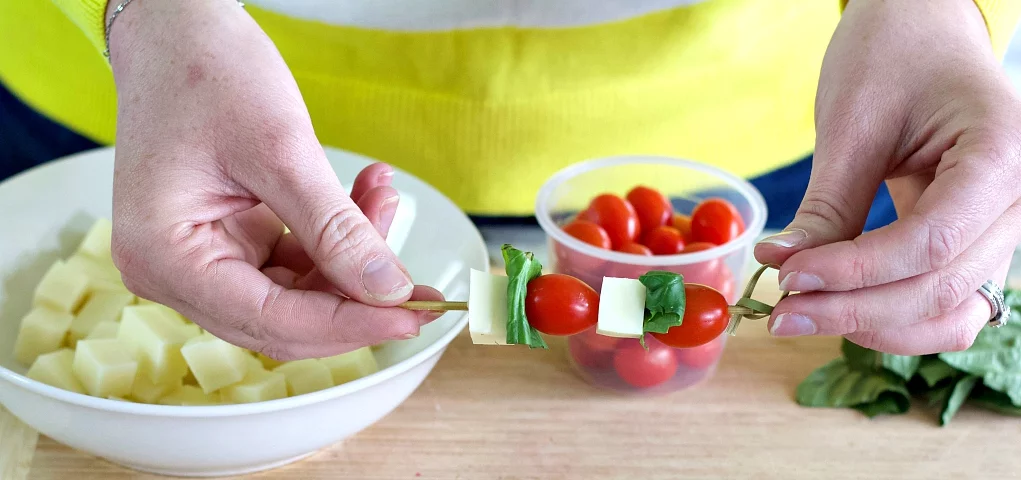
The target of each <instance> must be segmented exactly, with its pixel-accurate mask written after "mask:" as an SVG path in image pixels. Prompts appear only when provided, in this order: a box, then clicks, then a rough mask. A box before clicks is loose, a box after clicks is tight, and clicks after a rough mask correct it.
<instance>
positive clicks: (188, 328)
mask: <svg viewBox="0 0 1021 480" xmlns="http://www.w3.org/2000/svg"><path fill="white" fill-rule="evenodd" d="M180 328H181V331H182V332H184V337H185V339H186V340H187V339H192V338H195V337H197V336H199V335H202V328H201V327H199V326H198V325H195V324H194V323H187V324H184V325H181V327H180Z"/></svg>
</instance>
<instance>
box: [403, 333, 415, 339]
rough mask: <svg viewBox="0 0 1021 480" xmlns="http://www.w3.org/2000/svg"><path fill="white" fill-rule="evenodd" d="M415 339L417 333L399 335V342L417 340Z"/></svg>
mask: <svg viewBox="0 0 1021 480" xmlns="http://www.w3.org/2000/svg"><path fill="white" fill-rule="evenodd" d="M417 337H418V334H417V333H405V334H403V335H401V340H411V339H412V338H417Z"/></svg>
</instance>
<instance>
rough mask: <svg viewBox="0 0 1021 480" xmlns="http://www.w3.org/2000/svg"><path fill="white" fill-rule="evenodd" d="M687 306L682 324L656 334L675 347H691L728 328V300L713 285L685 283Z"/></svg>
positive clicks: (705, 341)
mask: <svg viewBox="0 0 1021 480" xmlns="http://www.w3.org/2000/svg"><path fill="white" fill-rule="evenodd" d="M684 295H685V307H684V318H683V319H682V320H681V324H680V325H679V326H676V327H672V328H670V330H667V332H666V333H653V334H652V336H654V337H656V339H658V340H659V341H661V342H663V343H665V344H667V345H669V346H671V347H676V348H691V347H697V346H699V345H704V344H706V343H709V342H710V341H712V340H713V339H714V338H716V337H719V336H720V334H721V333H723V331H724V330H726V329H727V323H728V322H729V321H730V315H728V314H727V306H728V305H727V299H726V298H724V297H723V295H722V294H720V292H717V291H716V290H714V289H713V288H712V287H707V286H705V285H699V284H696V283H685V285H684Z"/></svg>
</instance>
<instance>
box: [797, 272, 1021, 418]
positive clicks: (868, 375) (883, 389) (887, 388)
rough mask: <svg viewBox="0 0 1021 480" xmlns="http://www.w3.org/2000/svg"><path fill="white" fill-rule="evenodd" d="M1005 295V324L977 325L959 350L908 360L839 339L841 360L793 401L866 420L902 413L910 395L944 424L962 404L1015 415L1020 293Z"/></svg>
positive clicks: (1019, 384) (1019, 398)
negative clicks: (968, 343)
mask: <svg viewBox="0 0 1021 480" xmlns="http://www.w3.org/2000/svg"><path fill="white" fill-rule="evenodd" d="M1005 295H1006V299H1007V304H1008V305H1010V307H1011V309H1012V313H1011V318H1010V321H1008V322H1007V324H1006V325H1004V326H1002V327H1000V328H983V329H982V331H981V332H980V333H979V335H978V338H976V339H975V343H974V344H973V345H972V346H971V347H970V348H968V349H967V350H964V351H960V352H947V353H940V354H936V355H924V356H914V357H910V356H901V355H889V354H886V353H879V352H876V351H874V350H869V349H867V348H862V347H860V346H858V345H855V344H854V343H851V342H849V341H847V340H844V341H843V344H842V346H841V353H842V356H841V357H840V358H837V359H836V360H833V361H832V362H830V363H828V364H826V365H825V366H823V367H820V368H819V369H817V370H816V371H814V372H812V374H811V375H809V376H808V378H806V379H805V380H804V381H803V382H802V383H801V385H799V386H798V390H797V401H798V403H799V404H801V405H803V406H806V407H846V408H853V409H855V410H858V411H860V412H862V413H863V414H865V415H867V416H869V417H870V418H871V417H875V416H877V415H883V414H902V413H905V412H907V411H908V409H909V408H910V406H911V399H912V397H914V398H917V399H921V400H923V401H926V402H928V404H929V406H930V407H931V408H938V409H939V411H940V416H939V424H940V425H946V424H947V423H949V422H950V419H952V418H953V417H954V414H956V413H957V411H958V410H959V409H960V408H961V406H962V405H964V404H965V403H969V404H972V405H975V406H978V407H982V408H986V409H989V410H993V411H995V412H998V413H1001V414H1004V415H1014V416H1021V290H1007V291H1006V292H1005Z"/></svg>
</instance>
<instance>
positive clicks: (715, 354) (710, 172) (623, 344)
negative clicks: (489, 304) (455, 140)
mask: <svg viewBox="0 0 1021 480" xmlns="http://www.w3.org/2000/svg"><path fill="white" fill-rule="evenodd" d="M638 185H645V186H648V187H652V188H655V189H657V190H659V191H660V192H663V194H665V195H666V196H667V197H669V198H670V201H671V203H672V204H673V207H674V211H675V212H677V213H683V214H686V215H690V214H691V211H692V209H694V207H695V206H696V205H697V204H698V203H699V202H700V201H702V200H704V199H707V198H714V197H715V198H723V199H725V200H728V201H729V202H730V203H732V204H733V205H734V206H735V207H736V208H737V210H738V212H739V213H740V215H741V217H742V218H743V220H744V224H745V231H744V233H742V234H741V235H740V236H739V237H738V238H736V239H735V240H733V241H731V242H728V243H726V244H724V245H720V246H717V247H715V248H711V249H708V250H703V251H699V252H693V253H686V254H679V255H657V256H640V255H634V254H628V253H621V252H614V251H610V250H604V249H600V248H597V247H594V246H592V245H589V244H586V243H584V242H582V241H580V240H578V239H576V238H574V237H571V236H570V235H568V234H567V233H565V232H564V231H563V230H562V229H561V226H562V225H565V224H566V223H567V222H569V221H570V220H572V219H573V218H574V217H575V216H576V215H577V214H578V212H580V211H581V210H583V209H585V208H586V206H587V205H588V203H589V201H591V200H592V198H594V197H595V196H597V195H599V194H602V193H613V194H616V195H619V196H621V197H623V196H625V195H626V194H627V192H628V191H629V190H631V189H632V188H634V187H635V186H638ZM536 216H537V217H538V221H539V224H540V225H541V226H542V228H543V230H544V231H545V232H546V235H547V239H548V246H549V249H550V252H549V253H550V261H551V265H549V267H550V269H551V270H552V271H555V272H557V273H564V274H568V275H572V276H575V277H577V278H579V279H581V280H582V281H584V282H585V283H587V284H589V285H591V286H592V287H593V288H595V289H596V290H597V291H598V290H599V289H600V287H601V285H602V280H603V277H627V278H638V277H639V276H641V275H642V274H644V273H645V272H647V271H649V270H666V271H672V272H677V273H680V274H682V275H684V279H685V282H686V283H700V284H703V285H708V286H711V287H713V288H715V289H716V290H718V291H720V292H721V293H723V295H724V296H725V297H727V300H728V301H730V302H731V304H733V302H735V301H736V300H737V299H738V297H739V296H740V294H741V290H743V287H744V284H745V282H746V281H747V272H748V269H746V268H745V267H746V266H747V265H748V262H749V261H750V260H751V255H752V246H753V243H754V241H755V239H756V238H757V237H758V236H759V235H760V234H761V233H762V229H763V226H764V225H765V222H766V204H765V201H764V200H763V198H762V195H761V194H760V193H759V192H758V190H756V189H755V187H753V186H752V185H751V184H750V183H748V182H747V181H745V180H743V179H741V178H739V177H736V176H734V175H732V174H730V173H727V172H725V171H723V170H720V169H717V168H714V167H712V166H709V165H706V164H702V163H697V162H692V161H688V160H681V159H672V158H663V157H653V156H625V157H611V158H604V159H597V160H590V161H587V162H582V163H578V164H574V165H572V166H570V167H568V168H565V169H563V170H561V171H560V172H558V173H557V174H555V175H554V176H553V177H551V178H550V179H549V180H548V181H547V182H546V183H545V184H544V185H543V187H542V188H541V189H540V190H539V195H538V197H537V200H536ZM646 341H647V343H648V345H649V350H648V351H645V350H644V349H641V346H640V345H639V343H638V341H637V340H631V339H615V338H610V337H606V336H603V335H597V334H596V333H595V330H594V329H593V330H590V331H586V332H583V333H580V334H578V335H574V336H572V337H570V338H568V339H567V345H568V355H569V356H570V359H571V364H572V365H573V366H574V368H575V369H576V370H577V372H578V373H579V375H580V376H581V377H582V378H583V379H585V380H586V381H588V382H589V383H591V384H593V385H596V386H600V387H605V388H608V389H611V390H615V391H619V392H626V393H634V394H656V393H667V392H674V391H678V390H682V389H684V388H687V387H690V386H692V385H694V384H696V383H699V382H701V381H703V380H706V379H708V378H710V377H711V376H712V374H713V373H714V372H715V370H716V365H717V364H718V363H719V359H720V356H721V354H722V352H723V348H724V346H725V344H726V334H723V335H721V336H720V337H719V338H717V339H715V340H713V341H712V342H709V343H707V344H705V345H702V346H699V347H695V348H683V349H681V348H672V347H668V346H666V345H663V344H662V343H660V342H658V341H657V340H655V339H654V338H652V337H651V336H648V337H647V338H646ZM636 349H637V350H636Z"/></svg>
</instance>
